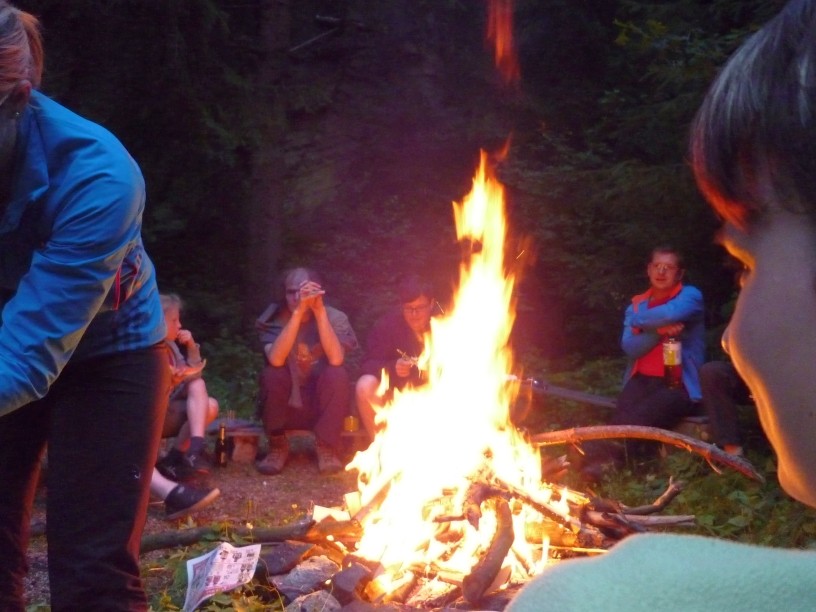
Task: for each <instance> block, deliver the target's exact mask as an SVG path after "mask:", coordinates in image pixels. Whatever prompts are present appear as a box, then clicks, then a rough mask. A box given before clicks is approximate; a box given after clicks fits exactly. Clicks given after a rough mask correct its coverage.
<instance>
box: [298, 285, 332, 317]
mask: <svg viewBox="0 0 816 612" xmlns="http://www.w3.org/2000/svg"><path fill="white" fill-rule="evenodd" d="M325 293H326V292H325V291H323V287H321V286H320V285H319V284H318V283H316V282H314V281H304V282H303V283H301V285H300V293H299V294H298V296H299V298H300V300H299V302H298V306H299V307H302V308H303V309H311V310H319V309H321V308H323V296H324V295H325Z"/></svg>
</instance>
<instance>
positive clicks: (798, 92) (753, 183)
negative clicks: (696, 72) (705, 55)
mask: <svg viewBox="0 0 816 612" xmlns="http://www.w3.org/2000/svg"><path fill="white" fill-rule="evenodd" d="M814 28H816V2H814V0H792V1H791V2H789V3H788V4H787V5H786V6H785V7H784V9H783V10H782V11H781V12H780V13H779V14H778V15H777V16H776V17H774V18H773V19H772V20H770V21H769V22H768V23H767V24H766V25H765V26H763V27H762V29H760V30H759V31H758V32H756V33H755V34H754V35H752V36H751V37H750V38H748V40H746V41H745V42H744V43H743V44H742V46H741V47H740V48H739V49H738V50H737V51H736V52H735V53H734V54H733V55H732V56H731V58H730V59H729V60H728V62H727V63H726V65H725V66H724V67H723V69H722V70H721V72H720V74H719V75H718V77H717V79H716V80H715V81H714V83H713V84H712V85H711V87H710V88H709V91H708V93H707V94H706V97H705V100H704V101H703V103H702V105H701V107H700V110H699V111H698V112H697V116H696V118H695V120H694V123H693V125H692V130H691V142H690V149H691V163H692V169H693V170H694V176H695V178H696V179H697V185H698V186H699V188H700V190H701V191H702V193H703V195H704V196H705V197H706V198H707V199H708V201H709V202H710V203H711V205H712V207H713V208H714V209H715V210H716V211H717V213H719V215H720V216H721V217H723V218H724V219H726V220H727V221H730V222H731V223H733V224H735V225H736V226H738V227H741V228H746V227H749V226H750V225H751V224H753V223H755V222H756V221H757V220H758V219H759V218H761V217H762V215H763V214H764V213H765V212H766V211H767V210H768V207H769V205H770V203H772V202H775V203H778V204H779V205H781V206H782V207H784V208H786V209H788V210H791V211H796V212H801V211H805V212H808V213H809V214H811V215H815V216H816V36H814Z"/></svg>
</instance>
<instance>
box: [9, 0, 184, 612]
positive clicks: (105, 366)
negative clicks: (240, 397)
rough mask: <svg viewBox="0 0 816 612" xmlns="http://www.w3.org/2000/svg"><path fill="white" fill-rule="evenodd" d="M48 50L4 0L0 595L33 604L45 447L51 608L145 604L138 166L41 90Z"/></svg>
mask: <svg viewBox="0 0 816 612" xmlns="http://www.w3.org/2000/svg"><path fill="white" fill-rule="evenodd" d="M43 64H44V51H43V40H42V37H41V33H40V29H39V22H38V20H37V19H36V18H35V17H34V16H33V15H31V14H29V13H26V12H24V11H21V10H19V9H17V8H16V7H14V6H13V5H11V4H9V3H8V2H5V1H2V0H0V169H1V170H2V171H1V172H0V310H2V322H1V323H0V525H2V527H0V549H2V551H3V554H2V555H0V585H2V587H0V609H2V610H23V609H25V601H24V577H25V574H26V570H27V562H26V549H27V546H28V540H29V522H30V518H31V508H32V502H33V499H34V492H35V489H36V485H37V481H38V477H39V473H40V465H41V458H42V457H43V455H44V453H45V450H46V447H47V449H48V474H47V488H48V501H47V508H46V522H47V524H48V529H47V539H48V573H49V583H50V595H51V601H50V603H51V608H52V609H54V610H111V611H115V610H129V611H136V610H147V608H148V604H147V598H146V595H145V592H144V588H143V583H142V580H141V577H140V573H139V543H140V540H141V535H142V531H143V528H144V524H145V519H146V516H147V507H148V501H149V495H150V493H149V487H150V482H151V477H152V474H153V463H154V462H155V459H156V453H157V451H158V447H159V435H160V433H161V426H162V421H163V419H164V407H165V403H166V389H167V386H168V384H169V371H168V368H167V357H166V354H165V350H164V347H163V339H164V336H165V333H166V330H165V324H164V317H163V315H162V309H161V304H160V303H159V292H158V289H157V286H156V273H155V270H154V267H153V264H152V262H151V260H150V258H149V257H148V255H147V253H146V251H145V248H144V245H143V241H142V216H143V214H144V211H145V184H144V178H143V176H142V173H141V171H140V169H139V167H138V165H137V164H136V162H135V161H134V160H133V158H132V157H131V156H130V155H129V153H128V151H127V150H126V149H125V147H124V146H123V145H122V143H121V142H120V141H119V140H118V139H117V138H116V137H115V136H114V135H113V134H111V133H110V132H109V131H108V130H107V129H105V128H103V127H102V126H100V125H98V124H96V123H93V122H91V121H89V120H88V119H85V118H83V117H81V116H79V115H77V114H76V113H74V112H73V111H71V110H69V109H67V108H65V107H64V106H62V105H61V104H58V103H57V102H55V101H54V100H52V99H51V98H49V97H48V96H46V95H45V94H43V93H42V92H41V91H40V90H39V88H40V86H41V77H42V71H43ZM114 434H115V435H114Z"/></svg>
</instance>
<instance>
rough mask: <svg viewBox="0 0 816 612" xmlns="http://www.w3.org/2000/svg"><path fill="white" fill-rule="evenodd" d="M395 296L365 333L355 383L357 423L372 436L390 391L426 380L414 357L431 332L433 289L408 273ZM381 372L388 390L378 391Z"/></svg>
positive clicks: (434, 301)
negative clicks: (365, 338)
mask: <svg viewBox="0 0 816 612" xmlns="http://www.w3.org/2000/svg"><path fill="white" fill-rule="evenodd" d="M397 297H398V304H397V305H395V307H394V308H393V309H391V310H389V311H388V312H386V313H385V314H384V315H382V316H381V317H380V318H379V319H378V320H377V321H376V323H375V324H374V327H373V328H372V330H371V333H370V334H369V336H368V339H367V342H366V345H365V347H366V351H365V356H364V357H363V361H362V364H361V366H360V369H361V371H362V375H361V376H360V378H358V379H357V383H356V385H355V396H356V402H357V412H358V414H359V415H360V422H361V423H362V425H363V428H364V429H365V431H366V433H367V434H368V435H369V437H370V438H372V439H373V438H374V436H375V435H376V432H377V424H376V415H377V411H378V409H379V408H381V407H382V406H383V405H384V404H385V403H386V402H387V401H389V400H390V399H391V398H392V397H393V394H394V390H395V389H404V388H405V387H406V386H419V385H422V384H424V383H425V382H426V381H425V379H424V377H423V373H422V372H421V371H420V370H419V368H418V367H417V358H418V357H419V356H420V355H421V354H422V351H423V350H424V348H425V336H426V335H427V334H430V332H431V314H432V312H433V309H434V306H435V305H436V300H435V298H434V292H433V290H432V288H431V284H430V283H429V282H428V281H426V280H425V279H423V278H421V277H420V276H418V275H416V274H408V275H405V276H403V277H402V278H401V279H400V281H399V282H398V284H397ZM383 372H385V373H386V375H387V376H388V389H387V390H386V391H385V393H384V394H379V393H378V389H379V387H380V381H381V378H382V374H383Z"/></svg>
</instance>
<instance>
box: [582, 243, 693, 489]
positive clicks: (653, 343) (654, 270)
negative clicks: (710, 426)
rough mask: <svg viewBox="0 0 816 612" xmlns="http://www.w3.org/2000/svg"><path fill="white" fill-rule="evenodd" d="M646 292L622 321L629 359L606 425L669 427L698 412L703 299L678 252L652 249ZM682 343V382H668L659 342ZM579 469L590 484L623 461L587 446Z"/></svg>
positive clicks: (615, 450)
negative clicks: (687, 276) (687, 277)
mask: <svg viewBox="0 0 816 612" xmlns="http://www.w3.org/2000/svg"><path fill="white" fill-rule="evenodd" d="M646 274H647V275H648V277H649V289H648V290H647V291H645V292H644V293H641V294H639V295H636V296H634V297H633V298H632V301H631V303H630V304H629V306H628V307H627V308H626V313H625V315H624V319H623V333H622V335H621V348H622V349H623V352H624V353H625V354H626V356H627V358H628V360H629V361H628V365H627V368H626V373H625V375H624V385H623V390H622V391H621V393H620V395H619V396H618V399H617V402H616V407H615V411H614V414H613V415H612V418H611V419H610V422H609V424H610V425H644V426H649V427H661V428H664V429H671V428H673V427H674V426H675V425H676V424H677V423H678V422H680V421H681V420H682V419H683V418H684V417H686V416H690V415H692V414H696V413H697V412H699V411H700V408H699V405H698V402H699V401H700V399H701V397H702V392H701V390H700V376H699V372H698V371H699V368H700V366H701V365H702V364H703V362H704V360H705V321H704V315H705V310H704V305H703V295H702V293H700V290H699V289H697V288H696V287H692V286H691V285H685V284H683V275H684V274H685V266H684V264H683V258H682V256H681V255H680V253H679V252H678V251H677V250H676V249H673V248H671V247H669V246H659V247H656V248H655V249H653V250H652V253H651V258H650V260H649V263H648V265H647V266H646ZM669 338H675V339H677V340H679V341H680V342H681V345H682V350H681V355H682V384H681V385H679V386H677V387H672V386H670V385H667V384H666V381H665V379H664V365H663V342H664V340H667V339H669ZM587 448H588V450H587V459H586V461H585V463H584V465H583V467H582V470H581V471H582V473H583V475H584V476H585V477H587V478H589V479H591V480H594V479H597V478H598V477H599V476H600V475H601V474H602V473H603V472H604V471H607V470H608V469H610V468H611V467H613V466H614V464H615V463H617V462H619V461H620V459H621V456H620V448H619V447H617V446H615V445H613V444H611V443H596V444H592V445H587Z"/></svg>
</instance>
